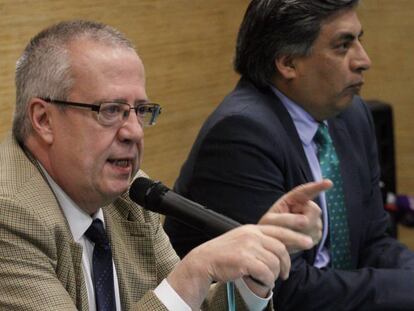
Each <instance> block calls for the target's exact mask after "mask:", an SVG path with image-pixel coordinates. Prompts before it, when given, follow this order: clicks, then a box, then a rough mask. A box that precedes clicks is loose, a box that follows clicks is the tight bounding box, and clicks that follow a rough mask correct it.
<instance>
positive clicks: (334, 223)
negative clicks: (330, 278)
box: [315, 123, 352, 270]
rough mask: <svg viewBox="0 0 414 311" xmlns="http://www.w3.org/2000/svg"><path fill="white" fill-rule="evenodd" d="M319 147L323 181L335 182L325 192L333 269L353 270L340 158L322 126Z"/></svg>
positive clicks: (316, 139)
mask: <svg viewBox="0 0 414 311" xmlns="http://www.w3.org/2000/svg"><path fill="white" fill-rule="evenodd" d="M315 142H316V144H317V145H318V157H319V164H320V166H321V171H322V176H323V178H329V179H330V180H332V182H333V184H334V186H333V187H332V188H331V189H330V190H328V191H327V192H326V193H325V198H326V205H327V209H328V215H329V238H330V255H331V266H332V267H333V268H335V269H344V270H348V269H351V263H352V261H351V251H350V242H349V229H348V218H347V213H346V208H345V200H344V192H343V190H342V177H341V172H340V167H339V159H338V156H337V154H336V151H335V147H334V145H333V143H332V139H331V136H330V135H329V132H328V127H327V126H326V125H325V124H324V123H322V124H321V125H320V126H319V128H318V131H317V132H316V134H315Z"/></svg>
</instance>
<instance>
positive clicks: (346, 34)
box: [334, 30, 364, 41]
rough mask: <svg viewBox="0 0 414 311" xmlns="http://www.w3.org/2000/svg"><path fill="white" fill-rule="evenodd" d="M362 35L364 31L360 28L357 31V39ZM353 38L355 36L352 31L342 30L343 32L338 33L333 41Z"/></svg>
mask: <svg viewBox="0 0 414 311" xmlns="http://www.w3.org/2000/svg"><path fill="white" fill-rule="evenodd" d="M363 35H364V31H363V30H361V31H360V32H359V34H358V36H357V38H358V39H359V38H361V37H362V36H363ZM355 38H356V37H355V35H354V34H352V33H350V32H344V33H341V34H339V35H338V37H336V38H335V40H334V41H341V40H344V41H352V40H355Z"/></svg>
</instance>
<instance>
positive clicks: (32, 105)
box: [28, 98, 53, 144]
mask: <svg viewBox="0 0 414 311" xmlns="http://www.w3.org/2000/svg"><path fill="white" fill-rule="evenodd" d="M28 113H29V118H30V121H31V122H32V127H33V130H34V132H35V133H36V134H37V135H38V136H39V137H40V139H42V140H43V141H44V142H45V143H47V144H51V143H52V142H53V126H52V125H53V122H52V111H51V110H50V105H49V104H48V103H47V102H45V101H44V100H41V99H40V98H32V99H31V100H30V102H29V107H28Z"/></svg>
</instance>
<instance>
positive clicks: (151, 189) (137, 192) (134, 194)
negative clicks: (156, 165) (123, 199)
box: [129, 177, 169, 213]
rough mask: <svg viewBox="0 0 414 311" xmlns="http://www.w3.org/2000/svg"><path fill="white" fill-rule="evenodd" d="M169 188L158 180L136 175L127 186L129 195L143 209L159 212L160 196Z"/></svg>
mask: <svg viewBox="0 0 414 311" xmlns="http://www.w3.org/2000/svg"><path fill="white" fill-rule="evenodd" d="M168 190H169V189H168V188H167V187H166V186H164V185H163V184H162V183H161V182H159V181H153V180H151V179H149V178H145V177H138V178H137V179H135V180H134V182H133V183H132V185H131V187H130V188H129V197H130V198H131V200H132V201H134V202H135V203H138V204H139V205H141V206H142V207H144V208H145V209H148V210H150V211H153V212H157V213H159V212H160V211H159V210H158V208H159V206H160V203H161V199H162V196H163V195H164V194H165V193H166V192H167V191H168Z"/></svg>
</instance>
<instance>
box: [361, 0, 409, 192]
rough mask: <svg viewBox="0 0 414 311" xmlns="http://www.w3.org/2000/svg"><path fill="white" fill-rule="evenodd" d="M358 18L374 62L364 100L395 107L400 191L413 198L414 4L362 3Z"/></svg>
mask: <svg viewBox="0 0 414 311" xmlns="http://www.w3.org/2000/svg"><path fill="white" fill-rule="evenodd" d="M359 16H360V19H361V22H362V25H363V28H364V31H365V34H364V37H363V42H364V46H365V48H366V50H367V52H368V54H369V56H370V57H371V60H372V68H371V69H370V70H369V72H367V74H366V84H365V86H364V90H363V96H364V98H366V99H379V100H382V101H386V102H388V103H390V104H391V105H392V107H393V111H394V123H395V128H394V130H395V139H396V141H395V143H396V160H397V187H398V191H399V192H400V193H409V194H412V195H414V103H411V102H412V101H414V57H413V53H414V1H411V0H393V1H389V0H368V1H363V2H362V4H361V5H360V8H359Z"/></svg>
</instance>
